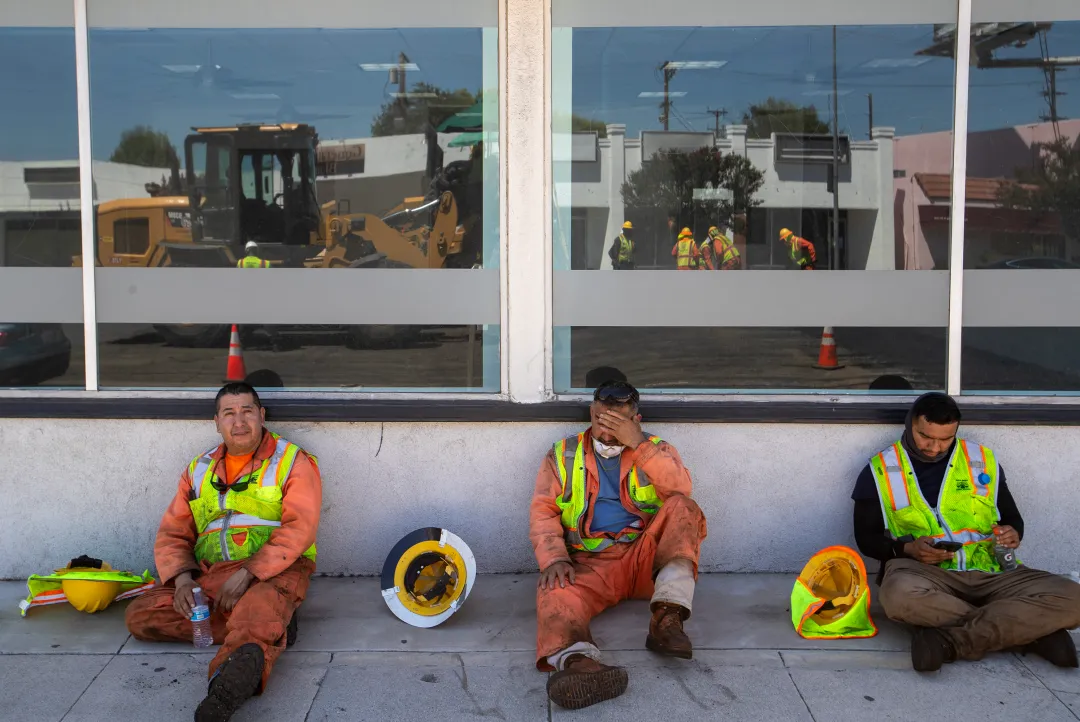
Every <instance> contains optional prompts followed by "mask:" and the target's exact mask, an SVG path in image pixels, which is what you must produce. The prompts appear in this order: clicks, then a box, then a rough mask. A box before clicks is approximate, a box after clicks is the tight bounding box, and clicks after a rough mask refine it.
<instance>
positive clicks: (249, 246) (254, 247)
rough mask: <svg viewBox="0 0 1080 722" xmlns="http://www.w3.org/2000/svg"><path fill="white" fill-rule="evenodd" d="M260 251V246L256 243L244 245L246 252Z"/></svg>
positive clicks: (250, 242)
mask: <svg viewBox="0 0 1080 722" xmlns="http://www.w3.org/2000/svg"><path fill="white" fill-rule="evenodd" d="M257 250H259V244H258V243H256V242H255V241H248V242H247V243H245V244H244V251H245V252H248V253H250V252H251V251H257Z"/></svg>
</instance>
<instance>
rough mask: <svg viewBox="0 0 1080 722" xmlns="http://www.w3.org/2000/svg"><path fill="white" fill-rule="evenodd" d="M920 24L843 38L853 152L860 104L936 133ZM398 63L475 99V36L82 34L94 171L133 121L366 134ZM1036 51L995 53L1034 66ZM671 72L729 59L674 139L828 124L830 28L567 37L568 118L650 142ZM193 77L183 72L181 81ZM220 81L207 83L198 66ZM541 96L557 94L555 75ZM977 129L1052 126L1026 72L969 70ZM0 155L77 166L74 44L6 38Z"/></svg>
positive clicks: (842, 81) (1070, 109)
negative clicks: (778, 118)
mask: <svg viewBox="0 0 1080 722" xmlns="http://www.w3.org/2000/svg"><path fill="white" fill-rule="evenodd" d="M931 42H932V27H931V26H929V25H912V26H895V27H894V26H866V27H840V28H839V29H838V47H837V73H838V76H839V80H838V87H839V106H840V107H839V119H840V128H841V130H842V131H843V132H848V133H851V134H852V136H853V137H856V138H865V137H867V133H868V130H869V118H868V99H867V94H868V93H873V95H874V124H875V125H882V126H893V127H895V128H896V129H897V133H898V134H899V135H911V134H916V133H922V132H933V131H942V130H948V129H949V128H950V127H951V119H952V82H953V73H954V68H953V62H952V60H951V59H948V58H926V57H920V56H917V55H916V52H917V51H918V50H919V49H921V48H924V47H926V46H928V45H929V44H930V43H931ZM1049 49H1050V52H1051V54H1054V55H1080V22H1073V23H1064V22H1062V23H1055V24H1054V26H1053V29H1052V30H1051V31H1050V33H1049ZM401 51H404V52H405V53H406V54H407V55H408V56H409V58H410V60H411V61H412V62H414V63H416V64H417V65H418V66H419V70H418V71H415V72H410V73H409V75H408V80H409V84H410V86H411V85H412V83H414V82H418V81H423V82H425V83H430V84H433V85H436V86H439V87H442V88H448V89H456V88H465V89H468V90H469V91H470V92H474V93H475V92H476V91H478V90H480V89H481V85H482V60H483V58H482V55H483V45H482V42H481V30H480V29H457V28H454V29H441V28H432V29H402V30H385V29H384V30H318V29H315V30H227V29H224V30H183V29H179V30H177V29H162V30H113V29H91V31H90V67H91V94H92V100H91V106H92V121H93V140H94V157H95V158H98V159H107V158H108V157H109V156H110V155H111V153H112V151H113V149H114V148H115V147H116V144H117V143H118V141H119V139H120V134H121V132H122V131H123V130H124V129H126V128H129V127H131V126H134V125H139V124H143V125H151V126H153V127H154V128H155V129H158V130H162V131H165V132H166V133H167V134H168V135H169V136H170V138H171V139H172V140H173V142H174V144H176V145H177V146H178V147H179V146H181V144H182V143H183V138H184V136H185V135H187V133H188V132H189V128H190V127H191V126H194V125H214V124H232V123H237V122H244V121H252V122H254V121H263V120H271V121H289V120H301V121H304V120H306V121H309V122H313V123H315V124H316V126H317V128H318V129H319V135H320V137H322V138H324V139H331V138H355V137H365V136H368V135H369V134H370V129H371V122H372V119H373V118H374V117H375V115H376V114H377V113H378V112H379V107H380V106H381V104H382V103H384V102H386V101H388V100H390V99H391V96H390V93H391V92H392V91H394V90H396V88H395V87H393V86H391V85H389V83H388V78H387V73H386V72H385V71H382V72H364V71H362V70H361V69H360V68H359V67H358V64H359V63H392V62H395V61H396V60H397V54H398V52H401ZM1038 52H1039V51H1038V46H1037V43H1031V44H1030V45H1029V46H1028V47H1026V48H1023V49H1013V48H1008V49H1004V50H1002V51H1000V53H999V55H998V57H1001V58H1008V57H1037V55H1038ZM665 60H683V61H686V60H714V61H725V62H726V64H725V65H724V66H723V67H721V68H719V69H707V70H683V71H681V72H680V73H679V74H678V75H677V76H676V77H675V78H674V79H673V80H672V84H671V89H672V91H675V92H678V93H685V95H682V96H679V97H677V98H675V109H674V112H673V114H672V120H671V128H672V129H673V130H680V129H692V130H705V129H708V128H711V127H712V126H713V124H714V122H715V119H714V116H713V115H712V114H711V113H708V112H707V109H709V108H724V109H726V110H727V111H728V115H727V117H726V119H725V121H726V122H733V121H736V120H738V119H740V118H741V117H742V114H743V112H744V111H745V110H746V109H747V107H748V106H749V105H750V104H752V103H758V102H761V101H763V100H764V99H765V98H767V97H770V96H772V97H776V98H781V99H784V100H787V101H790V102H793V103H796V104H799V105H815V106H816V107H817V108H818V110H819V115H820V117H821V118H822V119H823V120H826V121H828V120H830V118H831V108H830V106H831V103H830V92H831V84H832V28H831V27H809V28H803V27H787V28H584V29H578V30H575V31H574V33H573V78H572V80H573V103H574V112H575V113H576V114H578V115H582V116H586V117H590V118H595V119H598V120H602V121H604V122H608V123H625V124H626V125H627V132H628V134H629V135H631V136H636V135H637V134H638V133H639V132H640V131H642V130H651V129H658V128H660V127H661V126H660V123H659V120H658V117H657V116H658V115H659V108H658V102H659V100H658V99H657V98H639V97H638V95H639V93H641V92H658V91H660V90H662V89H663V82H662V78H661V77H660V76H659V74H658V72H657V66H658V65H659V64H660V63H662V62H663V61H665ZM196 67H197V68H198V70H192V68H196ZM210 68H214V70H209V69H210ZM1057 81H1058V90H1059V91H1060V92H1061V93H1062V94H1061V95H1060V96H1059V99H1058V112H1059V114H1060V115H1061V116H1063V117H1071V118H1080V68H1076V67H1073V68H1068V69H1066V70H1062V71H1061V72H1059V74H1058V79H1057ZM553 82H556V83H557V82H559V78H558V77H554V78H553ZM971 82H972V86H973V88H992V89H993V92H989V91H986V92H977V91H976V92H973V93H972V107H971V109H970V113H969V114H970V118H971V124H970V128H971V129H972V130H984V129H990V128H998V127H1004V126H1011V125H1019V124H1025V123H1035V122H1039V120H1040V118H1039V116H1041V115H1045V114H1046V112H1047V104H1046V101H1045V99H1044V98H1043V97H1042V96H1041V95H1040V93H1041V91H1042V90H1043V89H1044V80H1043V74H1042V73H1041V72H1040V71H1039V70H1037V69H995V70H983V69H976V68H972V71H971ZM0 97H3V98H4V101H5V106H6V112H5V113H4V114H3V118H2V120H0V124H2V126H3V133H0V159H3V160H60V159H65V160H69V159H74V158H76V157H77V156H78V145H77V137H76V136H77V132H76V128H77V124H76V107H75V66H74V34H73V31H72V30H70V29H51V28H50V29H34V28H0Z"/></svg>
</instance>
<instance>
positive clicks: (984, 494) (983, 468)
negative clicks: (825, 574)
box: [851, 393, 1080, 672]
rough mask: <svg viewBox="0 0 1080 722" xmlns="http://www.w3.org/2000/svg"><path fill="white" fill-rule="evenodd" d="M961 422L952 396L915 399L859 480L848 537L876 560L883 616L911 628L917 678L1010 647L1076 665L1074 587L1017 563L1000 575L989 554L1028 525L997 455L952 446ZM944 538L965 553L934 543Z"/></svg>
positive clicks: (1077, 600) (1079, 607)
mask: <svg viewBox="0 0 1080 722" xmlns="http://www.w3.org/2000/svg"><path fill="white" fill-rule="evenodd" d="M959 426H960V409H959V407H957V405H956V402H955V401H954V400H953V399H952V398H951V397H949V396H947V395H945V394H940V393H933V394H926V395H924V396H921V397H919V399H918V400H916V401H915V404H914V405H913V406H912V408H911V410H910V411H909V412H908V417H907V424H906V428H905V431H904V435H903V438H901V440H900V441H898V442H897V443H895V444H893V445H892V446H890V447H888V448H887V449H885V450H883V451H882V452H881V453H879V454H877V455H876V456H874V457H873V458H872V459H871V460H870V463H869V464H868V465H867V467H866V468H865V469H864V470H863V472H862V473H861V474H860V475H859V479H858V481H857V482H856V483H855V490H854V491H853V492H852V495H851V498H852V499H853V500H854V501H855V514H854V525H855V541H856V543H857V544H858V546H859V550H860V551H861V552H862V553H863V554H865V555H866V556H868V557H872V558H874V559H878V560H879V561H881V562H882V574H883V578H882V579H881V605H882V607H884V609H885V614H886V615H888V617H889V618H890V619H892V620H894V621H898V622H904V623H906V624H909V625H912V626H913V627H914V633H913V635H912V643H911V663H912V666H913V667H914V668H915V669H916V670H918V671H920V672H931V671H935V670H938V669H940V668H941V666H942V664H944V663H946V662H953V661H955V660H957V659H980V658H981V657H982V656H983V655H985V654H986V653H988V652H995V651H998V650H1003V649H1010V648H1022V649H1023V650H1024V651H1030V652H1034V653H1035V654H1039V655H1041V656H1042V657H1045V658H1046V659H1047V660H1049V661H1050V662H1052V663H1054V664H1056V665H1058V666H1059V667H1076V666H1077V656H1076V646H1075V645H1074V644H1073V641H1072V638H1071V637H1070V636H1069V632H1068V631H1067V630H1069V629H1071V628H1073V627H1076V626H1078V625H1080V584H1076V583H1075V582H1073V581H1072V580H1070V579H1067V578H1065V577H1060V576H1057V575H1054V574H1050V573H1049V572H1044V571H1040V570H1038V569H1032V568H1031V567H1028V566H1025V565H1023V564H1021V565H1020V566H1019V567H1018V568H1015V569H1012V570H1003V568H1002V565H1001V563H1000V562H999V559H998V555H997V554H996V552H995V547H1005V548H1009V549H1015V548H1016V547H1018V546H1019V545H1020V540H1021V538H1022V537H1023V534H1024V520H1023V518H1022V517H1021V516H1020V512H1019V510H1018V509H1017V507H1016V502H1015V501H1013V497H1012V494H1011V493H1010V492H1009V488H1008V487H1007V486H1006V485H1005V471H1004V469H1002V468H1001V465H1000V464H999V463H998V462H997V460H996V457H995V456H994V452H993V451H992V450H991V449H988V448H986V447H983V446H979V445H978V444H976V443H974V442H969V441H965V440H963V439H959V438H957V436H956V432H957V429H958V428H959ZM943 542H944V543H948V542H953V543H954V544H960V545H962V546H961V547H960V549H959V550H957V551H956V552H953V551H948V550H944V549H940V548H936V547H935V545H941V544H942V543H943Z"/></svg>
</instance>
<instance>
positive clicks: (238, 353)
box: [225, 323, 835, 383]
mask: <svg viewBox="0 0 1080 722" xmlns="http://www.w3.org/2000/svg"><path fill="white" fill-rule="evenodd" d="M834 356H835V354H834ZM245 378H247V369H246V368H244V349H242V348H241V347H240V329H238V328H237V327H236V324H235V323H234V324H233V327H232V334H231V335H230V336H229V365H228V366H227V367H226V368H225V383H229V382H230V381H243V380H244V379H245Z"/></svg>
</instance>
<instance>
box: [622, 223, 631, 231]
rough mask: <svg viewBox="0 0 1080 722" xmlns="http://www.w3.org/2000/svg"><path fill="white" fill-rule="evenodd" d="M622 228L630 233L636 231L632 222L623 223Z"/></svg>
mask: <svg viewBox="0 0 1080 722" xmlns="http://www.w3.org/2000/svg"><path fill="white" fill-rule="evenodd" d="M622 227H623V228H625V229H626V230H628V231H632V230H634V224H633V223H631V222H630V221H626V222H625V223H623V224H622Z"/></svg>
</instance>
